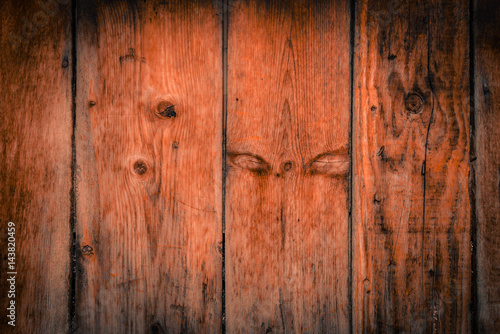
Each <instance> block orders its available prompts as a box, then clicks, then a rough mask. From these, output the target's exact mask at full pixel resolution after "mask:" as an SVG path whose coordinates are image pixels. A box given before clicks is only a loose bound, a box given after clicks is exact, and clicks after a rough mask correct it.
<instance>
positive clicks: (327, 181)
mask: <svg viewBox="0 0 500 334" xmlns="http://www.w3.org/2000/svg"><path fill="white" fill-rule="evenodd" d="M229 9H230V15H229V33H228V35H229V40H228V97H227V98H228V114H227V151H228V163H229V170H228V176H227V190H226V214H227V216H226V255H225V256H226V280H225V282H226V303H227V304H226V305H227V306H226V319H227V330H228V332H229V333H240V332H271V331H272V332H315V333H319V332H321V333H323V332H341V333H345V332H347V331H348V306H349V305H348V272H349V270H348V206H347V205H348V184H349V182H348V171H349V155H348V139H349V18H350V15H349V13H350V12H349V3H348V1H332V2H313V1H311V2H307V1H306V2H301V1H281V2H267V1H266V2H264V1H236V2H230V8H229Z"/></svg>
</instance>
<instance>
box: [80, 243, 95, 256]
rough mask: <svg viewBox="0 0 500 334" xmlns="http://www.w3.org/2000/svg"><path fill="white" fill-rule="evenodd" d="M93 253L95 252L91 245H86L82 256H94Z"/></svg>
mask: <svg viewBox="0 0 500 334" xmlns="http://www.w3.org/2000/svg"><path fill="white" fill-rule="evenodd" d="M93 251H94V249H93V248H92V247H91V246H89V245H85V246H83V247H82V254H83V255H92V254H94V252H93Z"/></svg>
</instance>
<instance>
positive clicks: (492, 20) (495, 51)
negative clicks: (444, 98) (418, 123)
mask: <svg viewBox="0 0 500 334" xmlns="http://www.w3.org/2000/svg"><path fill="white" fill-rule="evenodd" d="M474 13H475V15H474V41H475V44H474V45H475V49H474V64H475V68H474V82H475V92H474V93H475V95H474V97H475V100H474V101H475V102H474V106H475V124H476V128H475V134H476V143H475V144H476V145H475V148H476V152H475V155H474V157H473V158H477V159H476V160H475V161H474V162H473V164H474V168H475V175H476V178H475V179H476V187H477V190H476V210H477V219H478V233H477V240H478V242H477V256H478V258H477V259H478V260H477V269H478V273H477V289H478V305H477V306H478V320H479V333H494V332H495V331H498V329H499V328H500V260H499V258H498V249H499V245H500V82H499V78H500V21H499V19H498V18H499V17H500V3H499V2H498V1H488V0H477V1H475V11H474Z"/></svg>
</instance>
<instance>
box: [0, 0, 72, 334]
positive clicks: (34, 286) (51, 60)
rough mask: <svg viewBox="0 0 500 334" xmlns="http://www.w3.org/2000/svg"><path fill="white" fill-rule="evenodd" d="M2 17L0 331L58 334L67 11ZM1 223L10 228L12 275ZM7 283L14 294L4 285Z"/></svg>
mask: <svg viewBox="0 0 500 334" xmlns="http://www.w3.org/2000/svg"><path fill="white" fill-rule="evenodd" d="M0 13H1V15H0V22H1V23H0V34H1V50H2V51H1V52H0V81H1V83H2V91H1V95H0V102H1V105H2V112H1V113H0V220H1V239H0V249H1V251H0V252H1V254H2V268H1V270H2V274H1V277H2V280H1V282H0V291H1V293H0V307H1V310H2V311H1V317H0V332H2V333H35V332H39V333H66V332H67V331H68V328H69V327H68V319H69V313H68V310H69V284H68V283H69V275H70V208H71V203H70V202H71V200H70V190H71V162H72V150H71V147H72V146H71V143H72V141H71V136H72V131H73V130H72V111H71V105H72V104H71V101H72V96H71V65H70V63H71V61H72V60H71V59H70V52H71V4H70V2H69V1H59V3H58V2H55V1H54V2H52V3H49V2H46V1H41V2H37V1H2V2H1V3H0ZM8 222H13V223H14V224H15V234H14V235H11V236H14V237H15V259H14V264H13V266H14V267H13V268H11V267H10V265H9V262H10V260H9V258H10V254H8V247H12V246H13V245H11V244H8V242H7V238H8V236H9V235H8V234H7V231H8V229H7V228H8ZM9 231H10V232H13V231H12V230H11V229H9ZM8 272H17V274H15V275H11V274H8ZM12 276H15V292H14V295H15V296H11V290H12V289H11V286H10V282H8V281H7V279H11V278H12ZM11 297H13V298H11ZM11 301H14V302H15V304H14V306H15V322H14V323H13V324H15V327H13V326H11V325H10V324H9V322H11V321H12V320H14V319H12V318H8V317H7V315H8V314H10V310H7V307H8V306H9V305H10V303H11Z"/></svg>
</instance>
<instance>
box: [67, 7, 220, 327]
mask: <svg viewBox="0 0 500 334" xmlns="http://www.w3.org/2000/svg"><path fill="white" fill-rule="evenodd" d="M214 6H215V7H214ZM77 11H78V13H79V15H78V21H77V26H78V35H77V46H78V57H79V58H78V78H77V86H78V89H77V93H78V103H77V117H78V118H77V154H78V155H77V163H78V165H79V175H80V178H79V181H80V183H79V186H78V207H77V217H78V220H77V227H78V246H79V249H80V251H79V269H80V270H81V272H80V273H79V276H78V281H77V287H78V291H77V319H76V322H77V323H76V326H77V331H78V332H82V333H87V332H91V331H93V332H97V333H98V332H109V333H136V332H155V333H156V332H163V331H165V332H169V333H170V332H188V333H191V332H195V333H198V332H219V331H220V328H221V309H222V306H221V295H222V293H221V288H222V279H221V273H222V261H221V254H220V252H219V248H218V246H219V242H220V241H221V235H222V234H221V226H222V221H221V205H222V199H221V184H222V181H221V179H222V157H221V152H222V144H221V143H222V64H221V61H222V35H221V32H222V28H221V27H222V25H221V21H220V19H219V16H218V12H217V7H216V4H214V3H213V2H212V1H189V2H183V1H169V2H164V1H153V2H149V1H148V2H143V1H114V2H112V3H109V4H105V3H104V2H101V1H97V0H96V1H90V2H89V1H83V0H82V1H79V2H78V7H77ZM89 130H90V131H89Z"/></svg>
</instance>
